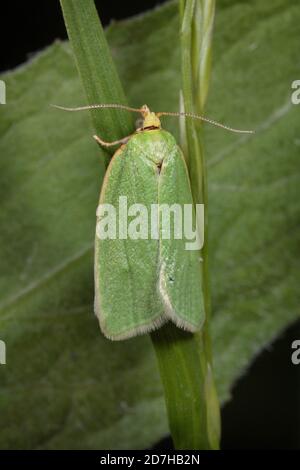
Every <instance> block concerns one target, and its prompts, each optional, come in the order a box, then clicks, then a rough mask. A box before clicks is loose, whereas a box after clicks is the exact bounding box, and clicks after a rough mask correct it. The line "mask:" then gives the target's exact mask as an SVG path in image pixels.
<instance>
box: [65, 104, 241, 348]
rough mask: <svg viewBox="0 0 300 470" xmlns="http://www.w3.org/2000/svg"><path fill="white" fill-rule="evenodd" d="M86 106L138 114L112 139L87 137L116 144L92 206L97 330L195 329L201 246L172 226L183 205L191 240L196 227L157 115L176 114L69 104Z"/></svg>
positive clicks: (182, 174) (117, 333)
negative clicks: (138, 123) (135, 125)
mask: <svg viewBox="0 0 300 470" xmlns="http://www.w3.org/2000/svg"><path fill="white" fill-rule="evenodd" d="M90 107H93V108H95V107H99V108H103V107H120V108H123V109H128V110H129V111H136V112H140V113H141V114H142V117H143V124H142V127H141V128H139V129H137V130H136V132H134V134H132V135H130V136H128V137H126V138H123V139H121V140H119V141H115V142H111V143H108V142H105V141H103V140H102V139H100V138H99V137H97V136H94V137H95V139H96V140H97V141H98V143H100V144H101V145H103V146H109V145H117V144H121V146H120V148H119V149H118V150H117V151H116V152H115V154H114V156H113V157H112V159H111V161H110V164H109V166H108V169H107V172H106V174H105V178H104V182H103V185H102V189H101V194H100V201H99V206H98V209H97V225H96V237H95V260H94V261H95V264H94V270H95V273H94V274H95V313H96V315H97V317H98V319H99V322H100V327H101V330H102V332H103V333H104V335H105V336H106V337H107V338H109V339H112V340H122V339H126V338H130V337H133V336H136V335H138V334H143V333H148V332H150V331H152V330H154V329H156V328H158V327H160V326H161V325H162V324H164V323H166V322H168V321H171V322H173V323H174V324H175V325H177V326H178V327H179V328H182V329H184V330H186V331H189V332H195V331H198V330H200V329H201V327H202V325H203V323H204V320H205V309H204V304H203V296H202V289H201V282H202V279H201V277H202V270H201V252H200V248H201V245H197V243H196V246H194V247H192V248H191V247H190V245H189V243H188V242H189V241H190V239H187V236H186V233H185V231H184V230H181V231H180V230H178V228H180V227H181V228H182V225H183V215H182V212H184V210H185V209H189V211H188V215H189V217H187V220H188V222H189V223H190V225H191V227H190V228H191V232H192V233H194V234H195V236H196V238H197V236H198V235H199V227H197V217H196V213H195V206H194V203H193V198H192V193H191V186H190V180H189V175H188V170H187V166H186V163H185V159H184V156H183V154H182V151H181V150H180V148H179V147H178V145H177V143H176V141H175V139H174V137H173V136H172V135H171V134H170V133H169V132H167V131H166V130H164V129H162V127H161V122H160V119H159V117H160V115H163V114H167V115H180V114H183V113H157V114H155V113H153V112H151V111H150V110H149V108H148V107H147V106H146V105H145V106H143V107H142V108H141V109H134V108H128V107H125V106H121V105H105V104H103V105H101V104H99V105H93V106H87V107H81V108H69V109H70V110H80V109H89V108H90ZM63 109H67V108H63ZM185 115H186V116H190V117H194V118H196V119H197V118H198V119H201V120H205V121H208V122H211V123H213V124H217V123H215V122H214V121H211V120H209V119H207V118H203V117H200V116H196V115H188V114H185ZM217 125H218V124H217ZM220 126H221V127H224V128H226V129H230V130H234V129H231V128H228V127H227V126H223V125H220ZM246 132H247V131H246ZM120 202H121V204H120ZM162 209H164V210H162ZM166 209H167V210H166ZM168 209H169V211H168ZM184 215H185V214H184ZM142 216H144V217H142ZM172 216H173V217H172ZM176 217H177V218H176ZM165 219H167V222H168V223H165V222H166V220H165ZM149 221H150V222H151V223H149ZM179 222H180V223H179ZM184 222H186V219H185V218H184ZM179 226H180V227H179ZM168 228H169V230H168ZM202 228H203V227H202Z"/></svg>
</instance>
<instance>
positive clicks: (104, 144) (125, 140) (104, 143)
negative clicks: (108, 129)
mask: <svg viewBox="0 0 300 470" xmlns="http://www.w3.org/2000/svg"><path fill="white" fill-rule="evenodd" d="M132 136H133V134H130V135H127V136H126V137H123V138H122V139H119V140H114V141H113V142H106V141H105V140H102V139H101V138H100V137H98V136H97V135H94V136H93V137H94V139H95V140H96V142H98V144H100V145H102V146H103V147H112V146H113V145H118V144H126V143H127V142H128V140H129V139H130V137H132Z"/></svg>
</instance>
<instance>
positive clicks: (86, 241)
mask: <svg viewBox="0 0 300 470" xmlns="http://www.w3.org/2000/svg"><path fill="white" fill-rule="evenodd" d="M299 25H300V12H299V7H298V2H296V0H295V1H292V0H291V1H290V2H288V3H287V2H285V1H284V0H265V1H264V2H261V1H258V0H256V1H254V0H253V1H251V2H247V3H246V2H240V3H235V2H232V1H231V2H229V1H227V2H225V1H223V2H220V4H219V2H218V4H217V16H216V27H215V39H214V54H213V69H212V78H213V80H212V87H211V89H210V93H209V101H208V109H207V112H206V114H207V115H208V116H211V117H213V118H215V119H218V120H220V121H223V122H226V123H227V124H229V125H230V124H231V125H234V126H239V127H244V128H246V129H247V128H250V129H251V128H255V129H257V133H256V134H255V135H254V136H253V137H251V138H249V137H242V138H241V137H237V136H236V135H232V134H228V133H226V132H223V131H222V130H220V129H216V128H210V127H208V126H206V127H205V136H206V154H207V156H208V159H209V165H208V176H209V181H208V190H209V208H210V209H209V211H210V213H209V224H210V247H209V249H210V263H211V283H212V286H211V291H212V311H213V324H212V334H213V350H214V372H215V378H216V381H217V385H218V389H219V392H220V395H221V398H222V399H223V400H225V399H227V398H228V397H229V393H230V388H231V387H232V385H233V383H234V381H235V380H236V379H237V377H238V376H239V375H240V374H241V373H242V371H243V370H244V369H245V368H246V367H247V366H248V365H249V362H250V361H251V360H252V359H253V357H254V356H255V355H256V354H257V353H258V352H259V351H260V350H261V348H263V347H264V346H265V345H266V344H268V343H269V342H270V341H271V340H272V339H273V338H274V337H275V336H276V335H278V334H279V332H280V331H281V330H282V329H283V328H285V327H286V326H287V325H288V324H289V323H290V322H292V321H293V320H295V319H296V318H297V315H298V305H299V295H298V292H299V289H298V286H299V272H298V271H299V270H298V267H297V259H298V257H299V238H300V235H299V229H298V226H299V212H300V203H299V190H298V188H299V171H297V169H298V168H299V166H298V155H299V132H298V124H297V122H298V121H297V119H298V114H297V113H299V110H298V108H297V106H293V105H291V102H290V93H291V89H290V85H291V82H292V81H293V80H295V79H297V78H299V77H298V75H299V67H298V65H297V64H298V62H297V61H298V54H299ZM177 31H178V17H177V8H176V6H175V5H174V4H168V5H166V6H164V7H162V8H160V9H157V10H154V11H153V12H151V13H149V14H147V15H145V16H139V17H137V18H135V19H132V20H131V21H129V22H128V21H126V22H122V23H120V24H119V23H116V24H113V25H112V26H111V27H110V28H109V29H108V31H107V37H108V40H109V43H110V46H111V50H112V53H113V57H114V59H115V61H116V64H117V68H118V72H119V74H120V77H121V81H122V83H123V84H124V86H125V91H126V95H127V96H128V98H129V103H130V104H131V105H133V106H136V105H141V104H143V103H147V104H148V105H149V106H151V107H152V108H154V109H155V110H158V111H160V110H170V111H171V110H176V109H177V108H178V90H179V79H180V63H179V48H178V47H175V46H176V44H178V42H177V41H178V38H177ZM2 79H4V80H5V81H6V85H7V101H8V104H7V105H5V106H1V108H0V113H1V119H0V133H1V141H0V155H1V158H0V166H1V171H0V175H1V185H0V188H1V205H2V207H1V212H0V218H1V234H0V251H1V254H0V257H1V280H0V288H1V304H0V339H1V340H4V341H6V345H7V364H6V365H5V366H0V414H1V423H2V430H1V433H0V447H1V448H43V449H45V448H90V449H99V448H141V447H146V446H149V445H151V444H153V443H154V442H155V441H156V440H157V439H159V438H160V437H161V436H163V435H164V434H165V433H167V432H168V431H167V420H166V416H165V412H164V400H163V396H162V386H161V383H160V378H159V374H158V370H157V364H156V361H155V357H154V353H153V350H152V347H151V343H150V341H149V338H148V337H147V336H145V337H140V338H137V339H134V340H130V341H124V342H121V343H112V342H110V341H108V340H105V339H104V338H103V336H102V335H101V333H100V331H99V328H98V325H97V320H96V318H94V315H93V307H92V301H93V267H92V265H93V260H92V258H93V238H94V223H95V209H96V205H97V201H98V193H99V189H100V186H101V181H102V177H103V165H102V164H101V158H102V153H101V152H100V150H99V149H98V147H97V146H96V144H95V143H94V142H93V140H92V138H91V135H92V133H93V131H92V128H91V126H90V121H89V118H88V115H87V114H85V113H73V114H71V113H70V114H66V113H63V112H59V111H57V110H54V109H51V108H50V107H49V104H50V103H57V104H62V105H64V104H68V105H77V104H82V103H84V97H83V96H82V91H81V86H80V83H79V80H78V77H77V72H76V69H75V66H74V62H73V58H72V55H71V53H70V49H69V46H68V45H66V44H60V43H56V44H55V45H53V46H52V47H50V48H48V49H47V50H46V51H44V52H43V53H41V54H40V55H38V56H36V57H35V58H34V59H33V60H32V61H31V62H30V63H28V64H27V65H26V66H23V67H21V68H19V69H17V70H15V71H13V72H10V73H8V74H5V75H4V76H3V77H2ZM164 124H165V127H166V128H168V129H169V130H171V131H173V132H174V133H175V134H177V135H178V133H177V121H176V120H172V119H171V118H170V119H169V120H167V118H166V119H165V122H164ZM103 137H106V136H103ZM249 400H251V397H249Z"/></svg>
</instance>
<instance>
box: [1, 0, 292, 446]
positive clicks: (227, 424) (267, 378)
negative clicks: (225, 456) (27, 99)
mask: <svg viewBox="0 0 300 470" xmlns="http://www.w3.org/2000/svg"><path fill="white" fill-rule="evenodd" d="M164 1H165V0H161V1H159V0H139V1H133V0H131V1H130V2H126V1H123V2H121V1H120V0H119V1H116V0H109V1H108V2H103V1H101V2H100V1H97V0H96V5H97V7H98V11H99V14H100V16H101V19H102V23H103V24H104V25H107V24H109V22H110V21H111V20H112V19H122V18H127V17H130V16H132V15H135V14H138V13H141V12H142V11H146V10H149V9H151V8H153V7H154V6H156V5H159V4H161V3H164ZM100 5H101V9H100ZM1 20H2V21H1V29H0V37H1V61H0V70H1V71H4V70H8V69H11V68H14V67H16V66H18V65H19V64H21V63H23V62H25V61H26V60H27V59H28V58H29V57H30V55H31V54H33V53H35V52H36V51H38V50H40V49H43V48H44V47H46V46H48V45H50V44H51V43H52V42H53V41H54V40H55V39H57V38H60V39H66V38H67V34H66V30H65V26H64V22H63V18H62V15H61V10H60V5H59V1H58V0H48V1H47V2H45V1H41V0H31V1H30V0H26V1H13V0H11V1H9V2H6V3H4V2H1ZM16 31H17V32H18V34H17V35H16ZM294 339H300V322H298V323H296V324H295V325H292V326H291V327H290V328H289V329H288V330H286V331H285V332H284V333H283V334H282V336H281V337H280V338H279V339H277V340H276V341H275V342H274V343H273V344H272V345H270V346H269V347H268V348H267V349H265V350H264V351H263V352H262V353H261V354H260V355H259V356H258V357H257V358H256V360H255V361H254V363H253V364H252V365H251V366H250V367H249V369H248V371H247V372H246V373H245V375H244V376H243V377H242V378H241V379H240V380H239V381H238V383H237V384H236V385H235V387H234V388H233V390H232V400H231V401H230V402H229V403H228V404H227V405H225V406H224V408H223V410H222V428H223V432H222V436H223V437H222V448H223V449H242V448H248V449H295V448H297V449H299V448H300V426H299V421H300V405H299V403H300V402H299V398H300V397H299V394H300V374H299V372H300V365H299V366H295V365H293V364H292V363H291V353H292V350H291V344H292V342H293V340H294ZM170 445H171V441H170V439H169V438H166V439H164V440H163V441H161V442H160V443H157V445H156V447H155V448H156V449H166V448H168V447H170Z"/></svg>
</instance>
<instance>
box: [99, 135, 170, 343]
mask: <svg viewBox="0 0 300 470" xmlns="http://www.w3.org/2000/svg"><path fill="white" fill-rule="evenodd" d="M137 142H138V136H137V135H136V136H134V137H132V138H131V139H130V140H129V142H128V143H127V144H126V145H125V146H122V147H121V148H120V149H119V150H118V151H117V152H116V153H115V155H114V157H113V159H112V160H111V163H110V165H109V167H108V169H107V172H106V175H105V179H104V182H103V186H102V190H101V195H100V204H111V205H112V206H113V207H114V208H115V215H116V221H117V233H116V239H113V240H111V239H108V238H107V239H100V238H99V236H98V235H99V227H100V225H99V224H100V223H103V222H104V218H103V217H99V213H98V217H97V229H96V239H95V313H96V315H97V316H98V318H99V322H100V327H101V329H102V331H103V333H104V335H105V336H106V337H108V338H110V339H113V340H119V339H125V338H129V337H132V336H136V335H137V334H142V333H146V332H148V331H150V330H152V329H154V328H156V327H158V326H160V325H161V324H162V323H163V322H164V321H166V320H165V319H164V309H163V305H162V302H161V299H160V296H159V293H158V291H157V278H158V260H159V242H158V240H152V239H151V238H150V237H149V234H148V235H147V239H136V240H132V239H131V238H130V237H127V239H120V238H119V235H118V229H119V224H118V222H119V221H120V219H121V218H122V217H124V216H125V215H126V214H125V210H124V206H122V207H121V206H119V203H120V199H119V197H120V196H122V198H124V197H126V198H127V208H128V209H129V208H130V206H132V204H141V203H142V204H143V205H144V206H145V207H146V208H147V210H148V211H150V205H151V203H153V202H155V201H157V198H158V178H157V172H156V167H155V165H150V164H149V162H148V161H147V159H146V158H144V155H143V154H142V153H141V148H140V147H139V146H138V145H137ZM122 201H123V202H124V201H125V200H124V199H122ZM100 219H101V220H100ZM131 219H133V218H132V217H129V221H130V220H131ZM131 222H132V221H131ZM131 222H130V223H131ZM125 225H127V220H125ZM149 225H150V224H149ZM128 228H129V229H130V224H129V227H128ZM149 230H150V228H149ZM97 232H98V233H97Z"/></svg>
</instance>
